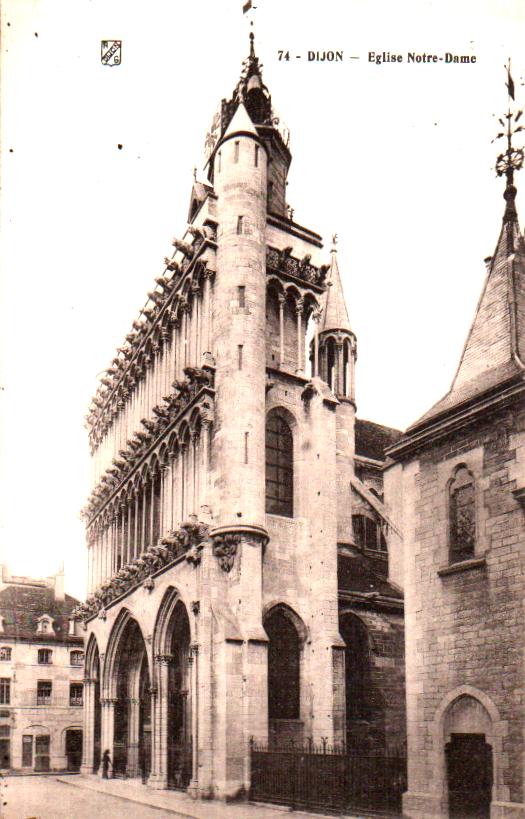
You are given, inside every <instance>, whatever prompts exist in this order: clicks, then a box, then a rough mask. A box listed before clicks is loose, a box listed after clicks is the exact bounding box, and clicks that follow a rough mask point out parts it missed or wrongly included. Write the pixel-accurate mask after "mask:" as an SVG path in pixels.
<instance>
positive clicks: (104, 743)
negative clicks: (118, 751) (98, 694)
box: [98, 697, 118, 779]
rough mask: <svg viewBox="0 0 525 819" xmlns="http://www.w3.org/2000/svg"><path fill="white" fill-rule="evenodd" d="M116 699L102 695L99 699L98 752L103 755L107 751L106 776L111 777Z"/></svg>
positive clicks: (99, 772)
mask: <svg viewBox="0 0 525 819" xmlns="http://www.w3.org/2000/svg"><path fill="white" fill-rule="evenodd" d="M117 702H118V700H117V699H116V698H114V697H104V698H102V699H101V700H100V705H101V714H100V717H101V726H100V736H101V743H100V754H101V757H102V756H103V755H104V751H106V750H108V751H109V756H110V759H111V763H110V766H109V770H108V777H109V778H110V779H112V778H113V762H114V760H113V754H114V747H113V746H114V741H115V705H116V704H117ZM98 775H99V777H100V778H101V779H102V765H101V766H100V768H99V771H98Z"/></svg>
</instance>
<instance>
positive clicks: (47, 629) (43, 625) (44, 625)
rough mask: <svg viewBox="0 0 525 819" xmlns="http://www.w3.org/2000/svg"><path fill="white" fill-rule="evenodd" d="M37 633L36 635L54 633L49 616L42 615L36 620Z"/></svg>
mask: <svg viewBox="0 0 525 819" xmlns="http://www.w3.org/2000/svg"><path fill="white" fill-rule="evenodd" d="M37 633H38V634H54V633H55V630H54V628H53V619H52V618H51V617H50V616H49V614H43V615H42V617H39V618H38V625H37Z"/></svg>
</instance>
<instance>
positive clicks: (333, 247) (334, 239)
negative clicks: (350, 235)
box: [330, 233, 339, 253]
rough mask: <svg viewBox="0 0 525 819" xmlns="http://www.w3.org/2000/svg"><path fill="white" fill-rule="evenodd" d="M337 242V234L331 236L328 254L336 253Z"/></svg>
mask: <svg viewBox="0 0 525 819" xmlns="http://www.w3.org/2000/svg"><path fill="white" fill-rule="evenodd" d="M338 241H339V240H338V238H337V233H334V234H333V236H332V247H331V249H330V253H337V242H338Z"/></svg>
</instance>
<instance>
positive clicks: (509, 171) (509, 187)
mask: <svg viewBox="0 0 525 819" xmlns="http://www.w3.org/2000/svg"><path fill="white" fill-rule="evenodd" d="M505 68H506V71H507V82H506V87H507V91H508V97H509V103H508V109H507V113H506V114H504V118H499V119H498V122H499V123H500V125H501V126H502V128H503V130H502V131H500V133H499V134H497V135H496V137H495V139H494V140H493V141H495V140H496V139H502V138H506V140H507V150H506V151H505V152H504V153H501V154H500V155H499V156H498V158H497V160H496V173H497V175H498V176H503V175H505V176H506V177H507V184H506V186H505V192H504V194H503V196H504V198H505V201H506V202H507V207H506V209H505V216H504V220H505V221H508V220H509V219H510V218H512V217H513V216H515V213H516V210H515V206H514V200H515V199H516V188H515V187H514V172H515V171H519V170H520V169H521V168H522V167H523V159H524V152H523V148H515V147H514V146H513V144H512V138H513V136H514V135H515V134H517V133H518V131H524V130H525V128H524V127H523V125H517V123H518V122H519V120H520V118H521V116H522V114H523V110H520V111H516V112H514V113H513V112H512V111H511V106H510V100H511V99H512V100H514V81H513V79H512V76H511V73H510V59H509V63H508V65H507V66H506V67H505ZM505 120H506V121H505Z"/></svg>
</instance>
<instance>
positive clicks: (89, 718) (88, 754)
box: [80, 677, 95, 776]
mask: <svg viewBox="0 0 525 819" xmlns="http://www.w3.org/2000/svg"><path fill="white" fill-rule="evenodd" d="M83 683H84V721H83V730H82V765H81V766H80V773H82V774H84V776H86V775H88V774H92V773H93V761H94V756H95V680H94V679H91V678H90V677H84V679H83Z"/></svg>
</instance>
